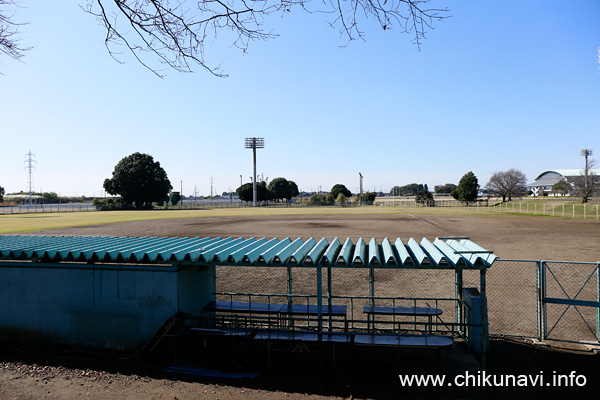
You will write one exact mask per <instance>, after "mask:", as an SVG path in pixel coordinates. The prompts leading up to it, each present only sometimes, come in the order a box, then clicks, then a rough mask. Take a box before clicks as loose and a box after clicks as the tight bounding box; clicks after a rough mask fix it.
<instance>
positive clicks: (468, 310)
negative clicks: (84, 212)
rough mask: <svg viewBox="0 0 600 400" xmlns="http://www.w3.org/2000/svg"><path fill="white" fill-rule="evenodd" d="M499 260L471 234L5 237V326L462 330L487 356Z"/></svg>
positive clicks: (57, 338)
mask: <svg viewBox="0 0 600 400" xmlns="http://www.w3.org/2000/svg"><path fill="white" fill-rule="evenodd" d="M495 259H496V256H495V255H493V254H492V253H491V252H490V251H488V250H485V249H483V248H482V247H481V246H479V245H477V244H475V243H474V242H472V241H471V240H470V239H468V238H436V239H435V240H433V241H429V240H428V239H426V238H423V239H422V240H421V241H420V242H417V241H416V240H415V239H413V238H410V239H408V240H406V241H403V240H401V239H393V241H392V240H389V239H387V238H384V239H382V240H380V241H378V240H376V239H374V238H372V239H369V240H364V239H363V238H346V239H344V240H339V239H338V238H333V239H329V240H328V239H326V238H322V239H319V240H317V239H314V238H307V239H306V238H297V239H295V240H292V239H290V238H285V239H278V238H273V239H270V240H269V239H267V238H259V239H256V238H166V237H162V238H159V237H100V236H86V237H79V236H10V235H7V236H0V304H1V305H2V307H1V308H0V332H1V333H2V335H3V336H4V337H6V338H9V339H18V340H34V341H42V342H54V343H68V344H82V345H86V346H93V347H100V348H112V349H120V350H139V349H140V348H142V347H143V346H144V344H146V346H145V348H146V349H147V350H148V349H152V348H153V347H154V346H155V345H156V343H158V341H160V339H161V338H162V337H165V336H168V335H171V336H172V335H180V334H193V335H199V336H201V337H203V338H211V337H215V336H219V337H225V336H226V337H233V338H235V337H240V338H244V339H246V340H256V341H260V340H262V341H265V342H268V343H275V342H278V341H292V342H296V343H297V342H337V343H346V344H348V345H363V346H396V347H445V346H451V345H452V343H453V342H454V340H455V339H457V338H460V339H461V340H465V341H466V342H467V343H468V344H469V346H470V347H471V349H472V350H473V351H475V352H477V353H479V354H481V355H482V356H485V351H486V349H487V340H488V320H487V301H486V282H485V278H486V271H487V268H489V267H490V266H491V265H492V264H493V262H494V260H495ZM465 277H468V278H467V279H466V281H465ZM465 282H466V283H465ZM465 289H468V290H465ZM174 316H177V317H176V318H173V317H174ZM165 321H168V323H167V324H165ZM175 328H177V329H175ZM149 345H150V346H149Z"/></svg>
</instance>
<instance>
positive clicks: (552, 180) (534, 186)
mask: <svg viewBox="0 0 600 400" xmlns="http://www.w3.org/2000/svg"><path fill="white" fill-rule="evenodd" d="M589 173H590V174H592V175H596V176H598V177H600V168H593V169H592V168H590V169H589ZM583 174H584V172H583V169H553V170H548V171H544V172H542V173H541V174H539V175H538V176H537V178H535V180H534V181H533V182H532V183H528V184H527V190H531V191H532V192H533V195H534V196H542V195H543V194H544V193H548V195H550V196H555V195H556V193H554V192H553V191H552V186H554V185H555V184H556V183H558V182H560V181H564V182H567V183H568V184H570V185H571V186H573V182H574V181H575V180H576V179H578V178H580V177H581V176H583Z"/></svg>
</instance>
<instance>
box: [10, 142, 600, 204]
mask: <svg viewBox="0 0 600 400" xmlns="http://www.w3.org/2000/svg"><path fill="white" fill-rule="evenodd" d="M593 165H594V162H593V161H592V163H590V164H587V162H586V170H585V174H582V176H581V179H576V180H575V181H574V182H572V183H571V184H569V183H567V182H563V181H561V182H559V183H557V184H556V185H555V187H553V189H554V190H555V191H557V192H558V191H563V192H564V193H572V194H575V195H577V196H579V197H582V199H583V202H586V201H587V199H588V197H589V196H591V194H592V193H594V192H595V191H597V190H598V189H599V187H600V181H599V180H598V179H596V177H595V175H594V174H593V171H591V170H590V168H589V167H590V166H593ZM526 183H527V178H526V176H525V174H524V173H523V172H522V171H520V170H518V169H516V168H510V169H508V170H506V171H497V172H494V173H493V174H492V176H491V177H490V179H489V181H488V182H487V184H486V185H485V187H484V190H485V191H486V193H487V194H488V195H497V196H500V197H502V201H503V202H504V201H507V200H508V201H511V200H512V198H513V196H521V195H524V194H525V185H526ZM103 187H104V189H105V190H106V192H107V193H109V194H111V195H114V196H120V199H118V200H116V199H105V200H104V203H103V201H100V200H96V201H95V205H97V206H98V207H99V208H104V209H111V208H137V209H142V208H152V204H153V203H156V204H158V205H162V204H164V203H165V202H171V203H172V204H174V205H176V204H177V203H178V202H179V201H180V199H181V194H180V193H179V192H172V189H173V187H172V185H171V182H170V181H169V179H168V177H167V173H166V172H165V170H164V169H163V168H162V167H161V166H160V163H159V162H157V161H154V159H153V158H152V156H150V155H148V154H141V153H134V154H131V155H129V156H127V157H124V158H123V159H121V160H120V161H119V162H118V163H117V165H116V166H115V168H114V170H113V173H112V177H111V178H107V179H105V180H104V184H103ZM256 189H257V196H258V198H257V200H258V201H272V200H274V201H276V202H280V201H290V200H291V199H292V198H294V197H296V196H298V195H299V190H298V185H297V184H296V183H295V182H294V181H291V180H288V179H286V178H283V177H279V178H275V179H273V180H272V181H271V182H270V183H269V184H268V185H267V183H266V182H264V181H263V182H257V184H256ZM434 190H435V192H436V193H448V192H449V194H450V195H451V196H452V197H453V198H455V199H456V200H459V201H463V202H470V201H475V200H476V199H477V197H478V195H479V192H480V185H479V182H478V179H477V176H475V174H474V173H473V171H469V172H467V173H466V174H465V175H463V177H462V178H461V179H460V181H459V182H458V185H454V184H452V183H447V184H445V185H438V186H435V189H434ZM236 193H237V194H238V196H239V198H240V200H242V201H252V199H253V187H252V183H247V184H244V185H241V186H240V187H239V188H237V189H236ZM390 194H391V195H395V196H402V195H407V194H410V195H415V198H416V201H417V203H420V204H422V205H424V206H434V205H435V202H434V200H433V194H432V193H431V192H430V191H429V189H428V187H427V185H426V184H417V183H411V184H408V185H405V186H394V187H393V188H392V190H391V192H390ZM3 195H4V189H3V188H2V187H0V201H1V200H2V197H3ZM352 196H353V194H352V192H350V190H348V188H347V187H346V186H345V185H343V184H336V185H334V186H333V187H332V188H331V190H330V191H329V193H316V194H314V195H312V196H311V197H310V199H309V202H310V203H313V204H333V203H341V204H343V203H345V202H346V201H347V200H348V199H349V198H351V197H352ZM376 196H377V193H375V192H366V193H362V194H357V195H356V196H354V199H355V201H357V202H361V203H367V204H368V203H372V202H373V201H374V200H375V198H376Z"/></svg>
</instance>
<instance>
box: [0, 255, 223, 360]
mask: <svg viewBox="0 0 600 400" xmlns="http://www.w3.org/2000/svg"><path fill="white" fill-rule="evenodd" d="M213 286H214V284H213V276H212V272H211V268H209V267H197V266H194V267H187V268H184V267H179V268H178V267H176V266H139V265H104V264H69V263H60V264H40V263H31V262H9V263H1V264H0V337H2V338H4V339H7V340H15V341H35V342H46V343H49V342H50V343H67V344H71V345H73V344H75V345H84V346H91V347H97V348H109V349H117V350H136V349H139V348H140V347H141V346H143V345H144V343H146V341H148V339H150V337H151V336H152V334H153V333H154V332H155V331H156V329H157V328H159V327H160V326H161V325H162V324H164V322H165V321H166V320H167V319H168V318H169V317H171V316H172V315H174V314H176V313H177V312H178V311H182V312H198V311H199V310H201V309H202V307H203V306H204V305H205V304H206V303H208V302H209V301H210V300H211V299H212V297H211V296H212V293H213V292H214V287H213Z"/></svg>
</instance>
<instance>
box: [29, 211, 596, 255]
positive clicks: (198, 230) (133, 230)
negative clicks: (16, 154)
mask: <svg viewBox="0 0 600 400" xmlns="http://www.w3.org/2000/svg"><path fill="white" fill-rule="evenodd" d="M31 233H34V234H51V235H113V236H179V237H182V236H211V237H216V236H222V237H226V236H234V237H238V236H242V237H253V236H254V237H263V236H264V237H268V238H270V237H280V238H282V237H290V238H296V237H315V238H320V237H326V238H328V239H331V238H333V237H338V238H340V239H342V238H346V237H353V238H356V237H363V238H365V239H367V238H371V237H375V238H376V239H382V238H384V237H388V238H390V239H392V238H396V237H400V238H401V239H403V240H407V239H408V238H410V237H414V238H415V239H416V240H417V241H419V240H420V239H421V238H422V237H427V238H429V239H431V240H432V239H434V238H436V237H444V236H468V237H470V238H471V239H472V240H473V241H474V242H475V243H478V244H479V245H481V246H483V247H485V248H486V249H488V250H492V251H494V253H495V254H497V255H498V256H499V257H500V258H502V259H533V260H568V261H588V262H596V261H598V260H600V246H598V245H597V244H598V243H600V222H598V221H593V220H587V221H582V220H571V219H559V218H550V217H533V216H511V215H484V216H464V215H449V216H445V215H427V214H392V215H352V216H345V215H290V216H285V217H280V216H256V217H254V216H253V217H205V218H187V219H172V220H158V221H135V222H123V223H115V224H107V225H95V226H85V227H76V228H66V229H49V230H46V231H38V232H31Z"/></svg>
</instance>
